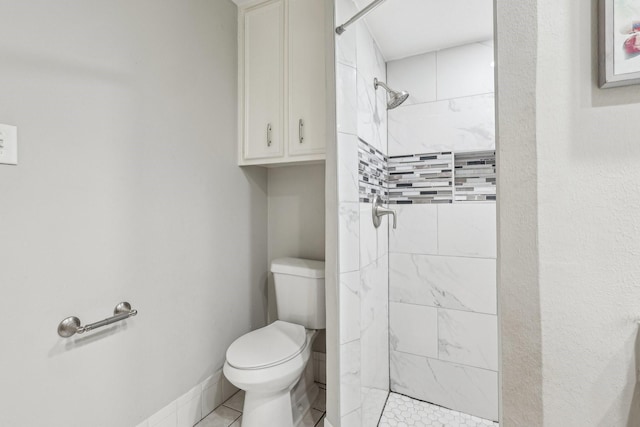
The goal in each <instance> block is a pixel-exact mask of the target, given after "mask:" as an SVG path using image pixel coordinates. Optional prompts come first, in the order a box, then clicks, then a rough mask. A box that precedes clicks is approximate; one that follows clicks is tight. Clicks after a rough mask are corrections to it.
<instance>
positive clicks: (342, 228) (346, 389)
mask: <svg viewBox="0 0 640 427" xmlns="http://www.w3.org/2000/svg"><path fill="white" fill-rule="evenodd" d="M356 12H357V8H356V6H355V4H354V3H353V1H352V0H337V1H336V20H337V21H339V22H344V21H346V20H347V19H349V18H350V17H351V16H353V15H354V14H355V13H356ZM375 77H377V78H379V79H382V80H385V79H386V64H385V62H384V59H383V57H382V55H381V54H380V51H379V49H378V47H377V46H376V44H375V42H374V40H373V38H372V37H371V34H370V33H369V31H368V29H367V27H366V26H365V24H364V23H363V22H362V21H361V22H359V23H358V24H356V25H354V26H352V27H350V28H349V30H348V31H347V32H345V33H344V34H343V35H341V36H339V37H336V79H337V87H338V91H337V94H336V95H337V127H338V153H337V154H338V183H339V184H338V195H339V252H340V254H339V264H340V283H339V286H340V289H339V296H338V298H339V306H340V308H339V312H340V330H339V334H340V354H339V366H340V390H339V395H340V399H339V401H340V417H341V425H342V426H365V427H371V426H375V425H377V423H378V420H379V418H380V415H381V413H382V410H383V408H384V404H385V401H386V398H387V395H388V393H389V383H390V378H389V369H390V368H389V298H388V292H389V271H388V267H389V254H388V247H389V244H388V227H387V221H384V223H383V225H382V226H381V227H380V228H378V229H376V228H374V227H373V223H372V220H371V203H361V202H360V199H359V188H360V187H359V177H358V164H359V156H360V155H361V153H359V151H358V141H359V138H360V139H362V140H364V141H367V143H368V144H370V145H371V146H372V147H375V151H376V153H378V158H379V159H381V160H383V159H384V158H385V157H386V156H387V154H388V153H387V110H386V99H385V93H384V91H381V90H380V91H377V92H376V91H375V90H374V88H373V79H374V78H375ZM380 164H381V165H382V164H383V163H382V162H380ZM374 169H375V168H372V169H371V170H370V172H371V175H370V178H371V179H372V180H374V179H375V177H376V174H380V173H382V171H375V170H374Z"/></svg>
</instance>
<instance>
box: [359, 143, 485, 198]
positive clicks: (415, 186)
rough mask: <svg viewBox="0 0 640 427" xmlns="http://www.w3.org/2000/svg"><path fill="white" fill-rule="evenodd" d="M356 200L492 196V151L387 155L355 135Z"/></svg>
mask: <svg viewBox="0 0 640 427" xmlns="http://www.w3.org/2000/svg"><path fill="white" fill-rule="evenodd" d="M358 186H359V192H360V201H361V202H365V203H370V202H372V201H373V199H374V197H375V196H376V195H378V194H379V195H380V197H382V200H383V201H384V202H385V203H388V204H391V205H394V204H395V205H401V204H420V203H455V202H477V201H495V200H496V152H495V151H473V152H456V153H452V152H450V151H446V152H441V153H425V154H408V155H404V156H391V157H387V156H385V155H384V154H383V153H382V152H380V151H379V150H378V149H376V148H374V147H372V146H371V145H369V144H367V142H366V141H364V140H363V139H360V138H358Z"/></svg>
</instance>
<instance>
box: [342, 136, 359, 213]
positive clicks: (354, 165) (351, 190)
mask: <svg viewBox="0 0 640 427" xmlns="http://www.w3.org/2000/svg"><path fill="white" fill-rule="evenodd" d="M338 200H339V201H340V202H353V203H357V202H358V200H359V187H358V138H357V137H356V136H355V135H348V134H344V133H338Z"/></svg>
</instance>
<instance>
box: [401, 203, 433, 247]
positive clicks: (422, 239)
mask: <svg viewBox="0 0 640 427" xmlns="http://www.w3.org/2000/svg"><path fill="white" fill-rule="evenodd" d="M391 208H392V209H394V210H395V211H396V214H397V216H398V227H397V228H396V229H395V230H394V229H393V228H391V229H390V233H389V251H390V252H404V253H418V254H437V253H438V207H437V206H436V205H430V204H422V205H420V204H416V205H391Z"/></svg>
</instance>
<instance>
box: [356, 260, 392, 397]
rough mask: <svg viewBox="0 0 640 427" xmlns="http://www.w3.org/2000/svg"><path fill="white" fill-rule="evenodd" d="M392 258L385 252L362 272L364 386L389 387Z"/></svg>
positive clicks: (361, 335) (361, 315)
mask: <svg viewBox="0 0 640 427" xmlns="http://www.w3.org/2000/svg"><path fill="white" fill-rule="evenodd" d="M388 262H389V260H388V257H387V256H384V257H382V258H380V259H379V260H377V261H376V262H374V263H372V264H370V265H369V266H367V267H365V268H364V269H363V270H362V271H361V273H360V300H361V307H360V329H361V333H360V337H361V338H360V342H361V346H362V350H361V354H362V355H364V356H365V357H363V358H362V367H361V379H362V380H361V381H362V386H363V387H371V388H378V389H386V388H387V387H388V384H389V298H388V293H389V287H388V277H389V276H388Z"/></svg>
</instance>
